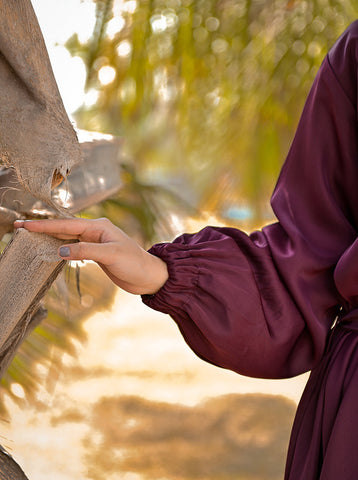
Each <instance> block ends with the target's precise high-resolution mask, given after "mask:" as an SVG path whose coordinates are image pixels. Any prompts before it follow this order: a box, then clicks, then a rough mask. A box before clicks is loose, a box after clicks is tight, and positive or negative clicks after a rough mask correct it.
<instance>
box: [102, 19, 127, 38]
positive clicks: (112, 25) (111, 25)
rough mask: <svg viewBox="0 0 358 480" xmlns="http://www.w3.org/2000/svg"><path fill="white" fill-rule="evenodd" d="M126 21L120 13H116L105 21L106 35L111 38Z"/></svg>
mask: <svg viewBox="0 0 358 480" xmlns="http://www.w3.org/2000/svg"><path fill="white" fill-rule="evenodd" d="M125 24H126V21H125V20H124V18H123V17H122V16H121V15H116V16H115V17H113V18H112V19H111V20H110V21H109V22H108V23H107V35H108V37H109V38H110V39H111V40H113V38H114V37H115V36H116V35H117V33H119V32H120V31H122V30H123V28H124V26H125Z"/></svg>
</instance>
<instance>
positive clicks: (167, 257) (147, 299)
mask: <svg viewBox="0 0 358 480" xmlns="http://www.w3.org/2000/svg"><path fill="white" fill-rule="evenodd" d="M190 248H192V247H189V245H186V244H177V243H158V244H156V245H153V246H152V247H151V248H150V249H149V250H148V252H149V253H151V254H152V255H155V256H156V257H159V258H161V259H162V260H163V261H164V262H165V263H166V264H167V268H168V274H169V278H168V280H167V281H166V282H165V284H164V285H163V286H162V287H161V289H160V290H159V291H158V292H156V293H155V294H152V295H142V300H143V302H144V303H145V304H146V305H148V306H149V307H150V308H153V309H154V310H159V311H160V312H163V313H168V314H171V313H172V311H173V309H175V308H178V307H180V308H183V307H185V305H186V304H187V303H188V302H189V301H190V298H191V297H192V295H193V292H194V289H195V287H196V286H197V284H198V277H199V267H198V265H196V264H195V263H194V261H193V258H192V255H191V252H190Z"/></svg>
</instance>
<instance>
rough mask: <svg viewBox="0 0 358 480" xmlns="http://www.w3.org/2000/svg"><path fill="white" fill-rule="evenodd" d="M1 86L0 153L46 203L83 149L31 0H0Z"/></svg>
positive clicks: (23, 181) (78, 160) (49, 200)
mask: <svg viewBox="0 0 358 480" xmlns="http://www.w3.org/2000/svg"><path fill="white" fill-rule="evenodd" d="M0 92H1V102H0V133H1V135H0V159H1V160H2V162H3V163H5V164H7V165H9V166H12V167H14V168H15V170H16V173H17V175H18V178H19V179H20V182H21V183H22V185H23V186H24V187H25V188H26V189H27V190H28V191H29V192H31V193H32V194H33V195H34V196H35V197H37V198H41V199H42V200H44V201H45V202H49V203H51V189H52V188H53V187H54V185H55V184H57V183H60V181H61V180H63V178H65V177H66V176H67V174H68V173H69V171H70V170H71V168H72V167H73V166H74V165H75V164H77V163H79V162H80V161H81V159H82V154H81V149H80V146H79V143H78V140H77V136H76V133H75V131H74V129H73V126H72V124H71V122H70V120H69V118H68V116H67V113H66V111H65V108H64V106H63V103H62V99H61V96H60V93H59V90H58V87H57V84H56V80H55V77H54V75H53V72H52V67H51V64H50V60H49V57H48V53H47V50H46V46H45V42H44V39H43V37H42V33H41V29H40V26H39V24H38V21H37V17H36V14H35V12H34V9H33V7H32V4H31V1H30V0H16V1H15V2H11V1H9V0H0Z"/></svg>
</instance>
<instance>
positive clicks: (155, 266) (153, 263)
mask: <svg viewBox="0 0 358 480" xmlns="http://www.w3.org/2000/svg"><path fill="white" fill-rule="evenodd" d="M145 253H146V255H147V257H146V260H147V262H146V265H147V266H146V272H147V278H148V279H149V282H148V284H147V285H146V286H145V290H146V291H145V292H143V294H144V295H154V294H155V293H157V292H158V291H159V290H160V289H161V288H162V287H163V286H164V284H165V283H166V281H167V280H168V278H169V273H168V267H167V264H166V263H165V262H164V261H163V260H162V259H161V258H159V257H156V256H155V255H152V254H151V253H148V252H145Z"/></svg>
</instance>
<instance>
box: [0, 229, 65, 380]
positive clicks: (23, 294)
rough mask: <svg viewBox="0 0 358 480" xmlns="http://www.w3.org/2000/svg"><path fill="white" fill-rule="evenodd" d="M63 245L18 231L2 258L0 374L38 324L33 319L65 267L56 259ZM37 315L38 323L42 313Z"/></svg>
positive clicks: (45, 236) (61, 261) (41, 236)
mask: <svg viewBox="0 0 358 480" xmlns="http://www.w3.org/2000/svg"><path fill="white" fill-rule="evenodd" d="M61 244H63V241H61V240H57V239H55V238H51V237H48V236H47V235H42V234H36V233H35V234H34V233H30V232H28V231H27V230H25V229H19V230H18V231H17V232H16V233H15V234H14V236H13V238H12V240H11V242H9V244H8V245H7V247H6V248H5V250H4V252H3V254H2V256H1V257H0V285H2V288H1V291H0V374H2V373H3V372H4V370H5V369H6V366H7V365H8V363H9V361H10V360H11V358H12V357H13V355H14V353H15V351H16V348H17V347H18V345H19V344H20V343H21V341H22V340H23V338H24V337H25V336H26V334H27V333H28V331H29V329H32V328H33V326H34V323H36V322H37V320H36V317H34V318H33V315H34V313H35V312H36V310H38V308H39V303H40V301H41V299H42V298H43V296H44V295H45V293H46V291H47V290H48V288H49V287H50V286H51V284H52V282H53V281H54V280H55V278H56V277H57V275H58V274H59V272H60V271H61V270H62V268H63V266H64V265H65V263H66V262H65V261H63V260H61V259H60V258H59V257H58V255H57V249H58V247H59V246H60V245H61ZM38 315H39V317H37V318H38V319H39V318H40V316H41V312H38ZM2 362H3V363H2Z"/></svg>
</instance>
